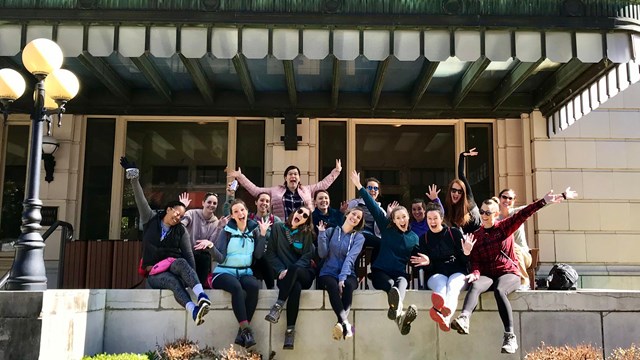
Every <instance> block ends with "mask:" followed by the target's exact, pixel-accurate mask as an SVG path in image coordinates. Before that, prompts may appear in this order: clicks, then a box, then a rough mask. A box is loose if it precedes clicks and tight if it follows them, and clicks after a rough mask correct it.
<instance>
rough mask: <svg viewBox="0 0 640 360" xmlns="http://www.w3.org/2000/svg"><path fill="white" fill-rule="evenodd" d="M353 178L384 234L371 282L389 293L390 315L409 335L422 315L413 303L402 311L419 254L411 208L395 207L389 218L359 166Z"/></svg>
mask: <svg viewBox="0 0 640 360" xmlns="http://www.w3.org/2000/svg"><path fill="white" fill-rule="evenodd" d="M351 181H352V182H353V184H354V185H355V186H356V188H357V189H358V194H359V195H360V196H361V197H362V199H363V200H364V202H365V205H366V206H367V208H368V209H369V211H370V212H371V214H372V215H373V218H374V220H375V222H376V224H377V225H378V228H379V229H380V232H381V235H382V236H381V239H382V240H381V244H380V254H379V255H378V257H377V258H376V259H375V261H374V262H373V264H372V265H371V282H372V284H373V287H374V288H376V289H378V290H384V291H385V292H386V293H387V300H388V302H389V311H388V312H387V317H388V318H389V319H390V320H393V321H395V322H396V324H397V325H398V329H400V333H401V334H402V335H407V334H408V333H409V331H411V323H412V322H413V320H415V319H416V317H417V316H418V309H417V308H416V306H415V305H413V304H412V305H410V306H409V307H408V308H407V311H406V312H405V311H402V300H403V299H404V295H405V293H406V291H407V285H408V284H409V282H408V279H409V275H408V274H407V271H406V270H407V263H408V262H409V258H410V257H411V255H412V254H414V255H415V254H417V248H418V235H416V234H415V233H414V232H413V231H411V228H410V227H409V221H410V220H409V212H408V211H407V209H406V208H405V207H404V206H397V207H395V208H394V209H393V210H392V211H391V214H390V215H389V218H387V217H386V216H385V215H384V212H382V210H381V209H380V206H378V204H377V203H376V202H375V200H374V199H373V198H372V197H371V195H369V193H368V192H367V191H366V190H365V189H364V188H363V187H362V184H360V174H359V173H357V172H356V171H355V170H354V171H353V172H352V173H351ZM389 219H391V220H389Z"/></svg>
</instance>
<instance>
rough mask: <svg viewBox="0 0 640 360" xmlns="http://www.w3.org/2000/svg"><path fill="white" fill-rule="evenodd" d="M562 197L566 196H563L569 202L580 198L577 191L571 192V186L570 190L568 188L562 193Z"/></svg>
mask: <svg viewBox="0 0 640 360" xmlns="http://www.w3.org/2000/svg"><path fill="white" fill-rule="evenodd" d="M562 195H564V196H563V197H564V199H567V200H569V199H575V198H576V196H578V193H577V192H575V191H573V190H571V186H569V187H568V188H566V189H565V190H564V192H563V193H562Z"/></svg>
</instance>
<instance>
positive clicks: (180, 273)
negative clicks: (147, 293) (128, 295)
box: [147, 258, 199, 307]
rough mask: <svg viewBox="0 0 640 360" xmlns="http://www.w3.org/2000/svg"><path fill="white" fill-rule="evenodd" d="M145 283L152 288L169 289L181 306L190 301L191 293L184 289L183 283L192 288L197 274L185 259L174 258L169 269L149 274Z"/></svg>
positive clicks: (195, 282)
mask: <svg viewBox="0 0 640 360" xmlns="http://www.w3.org/2000/svg"><path fill="white" fill-rule="evenodd" d="M147 284H148V285H149V287H151V288H152V289H169V290H171V291H173V297H174V298H175V299H176V301H177V302H178V304H180V305H182V306H183V307H184V306H186V305H187V303H189V302H190V301H191V295H189V293H188V292H187V290H185V288H184V287H185V285H186V286H188V287H190V288H193V287H194V286H196V285H197V284H199V282H198V275H196V272H195V271H194V270H193V268H192V267H191V265H189V263H188V262H187V260H185V259H183V258H178V259H176V260H175V261H174V262H173V263H171V266H170V267H169V270H167V271H165V272H161V273H159V274H155V275H149V277H148V278H147Z"/></svg>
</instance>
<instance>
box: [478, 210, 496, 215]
mask: <svg viewBox="0 0 640 360" xmlns="http://www.w3.org/2000/svg"><path fill="white" fill-rule="evenodd" d="M478 212H479V213H480V215H487V216H491V214H493V212H492V211H489V210H482V209H480V210H478Z"/></svg>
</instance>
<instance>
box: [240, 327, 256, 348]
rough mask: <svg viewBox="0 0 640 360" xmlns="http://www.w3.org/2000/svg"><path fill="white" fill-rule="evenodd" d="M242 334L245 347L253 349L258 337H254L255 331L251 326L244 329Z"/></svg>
mask: <svg viewBox="0 0 640 360" xmlns="http://www.w3.org/2000/svg"><path fill="white" fill-rule="evenodd" d="M240 336H241V337H242V340H243V342H244V345H243V346H244V347H245V348H247V349H251V348H252V347H254V346H256V339H255V338H254V337H253V331H251V328H244V329H242V331H241V334H240Z"/></svg>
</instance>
